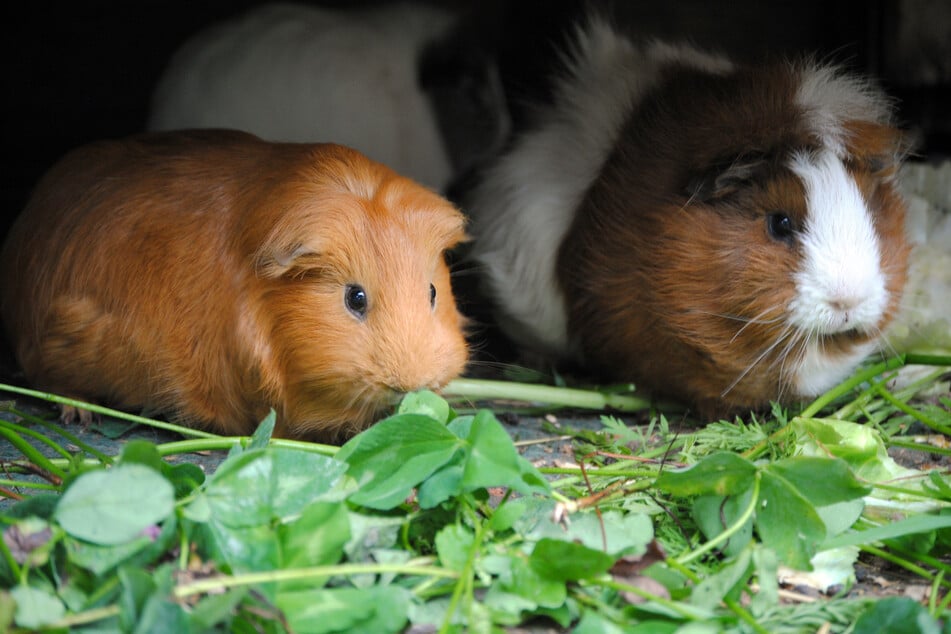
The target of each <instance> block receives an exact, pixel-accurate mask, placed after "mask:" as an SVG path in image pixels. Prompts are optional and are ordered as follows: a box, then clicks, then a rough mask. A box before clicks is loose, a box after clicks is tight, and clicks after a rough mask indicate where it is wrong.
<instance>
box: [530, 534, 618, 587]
mask: <svg viewBox="0 0 951 634" xmlns="http://www.w3.org/2000/svg"><path fill="white" fill-rule="evenodd" d="M614 561H615V558H614V557H612V556H611V555H608V554H607V553H605V552H602V551H600V550H594V549H593V548H588V547H587V546H583V545H581V544H575V543H573V542H566V541H561V540H558V539H549V538H545V539H542V540H540V541H539V542H538V543H537V544H535V548H534V550H532V554H531V557H530V558H529V563H530V564H531V566H532V569H533V570H534V571H535V572H537V573H538V574H539V576H541V577H542V578H543V579H552V580H555V581H576V580H578V579H591V578H594V577H598V576H600V575H602V574H604V573H605V572H607V571H608V570H609V569H610V568H611V566H612V565H614Z"/></svg>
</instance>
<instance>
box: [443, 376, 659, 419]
mask: <svg viewBox="0 0 951 634" xmlns="http://www.w3.org/2000/svg"><path fill="white" fill-rule="evenodd" d="M442 394H443V396H447V397H465V398H468V399H471V400H484V399H499V400H513V401H524V402H529V403H548V404H551V405H560V406H565V407H575V408H579V409H594V410H608V409H610V410H617V411H621V412H639V411H643V410H646V409H649V408H650V406H651V401H650V400H649V399H645V398H638V397H636V396H630V395H628V394H613V393H606V392H598V391H596V390H580V389H576V388H567V387H555V386H552V385H542V384H537V383H512V382H509V381H490V380H485V379H466V378H462V379H456V380H454V381H451V382H450V383H449V385H447V386H446V387H445V388H444V389H443V390H442Z"/></svg>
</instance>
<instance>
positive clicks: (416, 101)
mask: <svg viewBox="0 0 951 634" xmlns="http://www.w3.org/2000/svg"><path fill="white" fill-rule="evenodd" d="M451 20H452V14H451V13H450V12H448V11H446V10H443V9H439V8H437V7H429V6H427V5H422V4H418V3H414V4H402V3H396V4H393V5H392V6H390V5H387V6H382V7H373V8H371V9H368V10H366V11H341V10H334V9H330V8H323V7H316V6H314V7H312V6H305V5H295V4H283V3H275V4H268V5H263V6H261V7H258V8H256V9H252V10H250V11H249V12H248V13H245V14H243V15H240V16H238V17H235V18H233V19H231V20H227V21H225V22H222V23H220V24H216V25H214V26H212V27H211V28H208V29H206V30H204V31H201V32H200V33H198V34H197V35H195V36H194V37H193V38H192V39H190V40H189V41H188V42H186V43H185V45H184V46H183V47H182V48H181V49H180V50H179V51H178V52H177V53H176V54H175V56H174V57H173V59H172V61H171V62H170V64H169V66H168V68H167V69H166V71H165V72H164V73H163V76H162V78H161V80H160V82H159V83H158V86H157V88H156V91H155V94H154V95H153V102H152V112H151V117H150V121H149V129H152V130H172V129H178V128H209V127H210V128H235V129H238V130H246V131H248V132H252V133H253V134H256V135H258V136H260V137H262V138H265V139H268V140H271V141H307V142H327V141H332V142H335V143H340V144H343V145H348V146H350V147H352V148H354V149H357V150H359V151H361V152H363V153H364V154H366V155H367V156H369V157H370V158H372V159H374V160H376V161H380V162H381V163H385V164H387V165H389V166H390V167H392V168H393V169H394V170H395V171H397V172H399V173H401V174H404V175H406V176H409V177H410V178H413V179H415V180H418V181H420V182H421V183H423V184H424V185H427V186H429V187H433V188H436V189H441V188H442V187H444V186H445V185H446V183H447V182H448V180H449V178H450V175H451V167H450V164H449V156H448V154H447V153H446V151H445V149H444V148H443V143H442V137H441V135H440V133H439V129H438V127H437V125H436V119H435V116H434V115H433V112H432V108H431V106H430V103H429V100H428V98H427V96H426V94H425V93H424V92H423V91H422V90H420V89H419V88H418V87H417V83H418V82H417V77H416V73H417V68H416V62H417V59H418V56H419V51H420V49H421V48H422V47H423V45H424V44H425V43H426V42H427V41H428V40H429V39H430V38H431V37H433V36H434V35H435V34H438V33H440V32H443V31H445V30H446V29H448V28H449V26H450V25H451Z"/></svg>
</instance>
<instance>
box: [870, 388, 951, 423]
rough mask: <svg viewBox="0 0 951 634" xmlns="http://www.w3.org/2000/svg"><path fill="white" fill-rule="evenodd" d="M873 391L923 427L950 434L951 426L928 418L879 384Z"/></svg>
mask: <svg viewBox="0 0 951 634" xmlns="http://www.w3.org/2000/svg"><path fill="white" fill-rule="evenodd" d="M875 391H876V392H877V393H878V395H879V396H881V397H882V398H883V399H885V401H887V402H888V403H889V404H890V405H892V406H893V407H894V408H895V409H897V410H899V411H901V412H903V413H905V414H908V415H909V416H911V417H912V418H914V419H915V420H917V421H918V422H920V423H921V424H922V425H924V426H925V427H930V428H931V429H933V430H935V431H936V432H938V433H940V434H944V435H946V436H948V435H951V428H948V427H945V426H944V425H940V424H938V423H936V422H935V421H933V420H931V419H930V418H928V417H927V416H925V415H924V414H922V413H921V412H919V411H918V410H916V409H915V408H913V407H910V406H909V405H908V404H907V403H903V402H902V401H900V400H898V399H897V398H895V397H894V396H893V395H892V394H891V393H889V391H888V390H886V389H885V388H883V387H882V386H881V385H880V384H877V385H876V386H875Z"/></svg>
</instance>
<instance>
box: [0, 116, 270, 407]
mask: <svg viewBox="0 0 951 634" xmlns="http://www.w3.org/2000/svg"><path fill="white" fill-rule="evenodd" d="M249 138H251V137H250V136H249V135H243V134H237V133H233V134H232V133H223V132H222V133H219V132H200V133H187V134H180V135H174V136H173V137H148V136H146V137H132V138H130V139H124V140H120V141H105V142H101V143H96V144H93V145H90V146H86V147H83V148H80V149H78V150H75V151H73V152H72V153H70V154H68V155H67V156H65V157H64V158H63V159H62V160H61V161H60V162H59V163H58V164H57V165H56V166H54V167H53V168H52V169H51V170H50V172H48V173H47V175H46V176H45V177H44V178H43V179H42V180H41V181H40V183H39V184H38V186H37V188H36V190H35V192H34V194H33V196H32V198H31V200H30V201H29V203H28V204H27V207H26V208H25V210H24V212H23V213H22V214H21V216H20V217H19V218H18V220H17V221H16V223H15V224H14V226H13V228H12V229H11V232H10V234H9V236H8V239H7V241H6V244H5V245H4V249H3V259H4V261H5V262H6V263H8V266H5V267H4V271H3V277H4V279H3V291H2V297H0V302H2V316H3V321H4V325H5V327H6V330H7V333H8V336H9V337H10V339H11V341H12V342H13V344H14V350H15V352H16V355H17V358H18V360H19V362H20V364H21V365H22V367H23V369H24V371H25V373H26V375H27V377H28V378H29V379H30V380H31V381H32V382H34V383H36V384H37V385H39V386H44V387H53V386H70V387H71V388H72V389H71V391H72V392H73V393H74V394H75V395H83V396H89V397H101V398H105V399H108V400H110V401H114V402H117V404H120V405H144V406H154V407H156V408H163V407H164V406H165V404H166V401H167V400H168V401H171V400H174V396H173V395H172V393H173V392H175V391H176V389H177V385H176V384H178V383H180V382H181V379H180V377H181V376H182V375H181V374H180V372H181V371H187V368H188V366H190V365H196V366H198V365H201V364H202V363H205V362H206V360H202V359H201V358H200V354H196V350H198V349H199V348H201V349H202V350H214V349H216V342H217V343H218V344H220V346H221V347H220V349H222V350H224V349H226V347H225V346H226V344H225V342H224V341H223V338H224V337H225V336H226V332H227V329H226V327H225V326H224V324H226V323H228V322H229V321H231V319H232V314H233V312H234V310H235V309H236V307H235V306H234V298H235V294H234V292H233V290H234V285H235V284H237V283H239V280H236V279H235V277H234V276H235V272H236V271H238V270H239V268H238V267H237V265H236V263H235V262H234V261H233V260H234V258H235V257H236V256H235V254H234V252H233V249H232V247H231V246H230V245H229V238H228V236H229V234H231V233H233V230H232V227H233V225H234V222H235V218H234V215H235V213H237V211H238V209H239V207H238V206H236V204H235V198H236V197H237V196H239V194H240V192H239V184H238V182H237V180H238V178H237V177H238V175H240V174H241V172H242V169H241V165H240V164H241V163H242V162H245V163H248V166H250V163H251V161H254V160H258V159H253V158H252V157H250V156H249V157H247V158H242V153H241V151H240V149H239V148H240V147H241V146H242V145H243V144H245V143H247V142H248V139H249ZM209 139H215V140H217V141H218V142H217V143H205V142H204V141H205V140H209ZM229 141H232V142H234V144H235V145H234V147H231V148H229V147H228V146H229ZM235 150H237V151H235ZM226 166H227V167H226ZM226 171H230V172H232V173H234V174H235V177H232V178H231V179H230V180H229V179H228V178H227V177H223V174H225V172H226ZM211 180H215V181H216V182H217V183H218V186H216V187H208V185H207V182H209V181H211ZM209 213H213V214H215V215H216V218H215V221H214V222H211V223H209V222H207V219H206V218H203V216H205V215H207V214H209ZM107 386H109V387H107ZM120 395H121V398H119V397H120ZM166 395H168V396H166Z"/></svg>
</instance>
